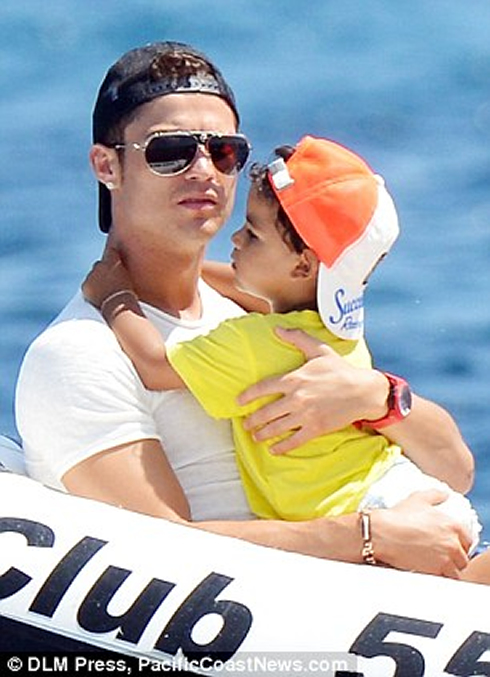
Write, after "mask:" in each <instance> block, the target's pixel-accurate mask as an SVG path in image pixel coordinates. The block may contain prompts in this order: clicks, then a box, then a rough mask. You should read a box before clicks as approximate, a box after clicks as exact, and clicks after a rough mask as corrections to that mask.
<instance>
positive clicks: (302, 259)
mask: <svg viewBox="0 0 490 677" xmlns="http://www.w3.org/2000/svg"><path fill="white" fill-rule="evenodd" d="M319 263H320V262H319V261H318V257H317V255H316V254H315V253H314V252H313V250H312V249H303V251H302V252H301V254H298V260H297V262H296V265H295V267H294V270H293V277H301V278H304V279H307V278H314V279H315V280H316V277H317V274H318V266H319Z"/></svg>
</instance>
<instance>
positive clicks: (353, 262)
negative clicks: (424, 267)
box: [317, 185, 399, 340]
mask: <svg viewBox="0 0 490 677" xmlns="http://www.w3.org/2000/svg"><path fill="white" fill-rule="evenodd" d="M398 234H399V226H398V218H397V214H396V210H395V207H394V204H393V201H392V199H391V197H390V195H389V194H388V192H387V191H386V189H385V188H384V186H383V185H379V188H378V205H377V207H376V211H375V213H374V215H373V217H372V219H371V221H370V223H369V224H368V226H367V228H366V230H365V231H364V233H363V234H362V236H361V237H360V238H359V239H358V240H357V241H356V242H354V243H353V244H351V245H350V246H349V247H347V248H346V250H345V251H344V252H343V254H342V255H341V256H340V257H339V258H338V259H337V260H336V261H335V263H334V264H333V265H332V266H330V267H328V266H327V265H325V264H324V263H321V264H320V266H319V270H318V283H317V302H318V311H319V313H320V316H321V318H322V321H323V323H324V324H325V326H326V327H327V329H329V330H330V331H331V332H332V333H333V334H335V335H336V336H339V337H340V338H343V339H347V340H358V339H360V338H361V337H362V336H363V333H364V290H365V288H366V282H367V279H368V278H369V275H370V274H371V272H372V271H373V270H374V268H375V267H376V265H377V264H378V262H379V261H380V260H381V259H382V258H383V256H385V255H386V254H387V253H388V252H389V251H390V249H391V247H392V245H393V243H394V242H395V240H396V238H397V237H398Z"/></svg>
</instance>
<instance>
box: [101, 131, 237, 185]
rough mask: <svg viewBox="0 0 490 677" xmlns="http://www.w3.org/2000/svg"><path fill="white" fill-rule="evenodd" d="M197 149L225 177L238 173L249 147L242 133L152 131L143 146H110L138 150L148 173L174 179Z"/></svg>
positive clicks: (192, 157) (194, 155)
mask: <svg viewBox="0 0 490 677" xmlns="http://www.w3.org/2000/svg"><path fill="white" fill-rule="evenodd" d="M199 146H204V148H205V149H206V151H207V153H209V156H210V158H211V160H212V162H213V164H214V166H215V167H216V169H218V170H219V171H220V172H222V173H223V174H228V175H229V174H234V173H237V172H239V171H240V170H241V169H242V168H243V166H244V164H245V162H246V161H247V158H248V155H249V153H250V144H249V142H248V140H247V137H246V136H244V135H243V134H216V133H215V132H156V133H155V134H153V135H152V136H150V137H149V138H148V139H147V140H146V141H145V142H144V143H136V142H133V143H126V144H124V143H118V144H115V145H114V146H112V147H113V148H115V149H116V150H119V149H121V148H134V149H135V150H141V151H143V152H144V154H145V160H146V162H147V164H148V167H149V168H150V169H151V171H152V172H154V173H155V174H158V175H159V176H175V175H176V174H182V173H183V172H185V171H187V170H188V169H189V167H190V166H191V165H192V163H193V161H194V158H195V157H196V155H197V150H198V148H199Z"/></svg>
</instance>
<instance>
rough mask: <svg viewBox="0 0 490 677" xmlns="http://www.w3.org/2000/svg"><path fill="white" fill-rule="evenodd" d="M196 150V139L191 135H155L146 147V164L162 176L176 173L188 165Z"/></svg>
mask: <svg viewBox="0 0 490 677" xmlns="http://www.w3.org/2000/svg"><path fill="white" fill-rule="evenodd" d="M196 151H197V141H196V140H195V139H194V138H193V137H192V136H178V135H175V136H172V135H170V134H169V135H165V136H155V137H153V139H151V141H150V143H149V144H148V146H147V147H146V151H145V157H146V161H147V163H148V165H149V166H150V167H151V169H152V170H153V171H154V172H156V173H157V174H162V176H165V175H170V174H178V172H181V171H183V170H184V169H186V167H188V166H189V165H190V164H191V163H192V160H193V159H194V157H195V155H196Z"/></svg>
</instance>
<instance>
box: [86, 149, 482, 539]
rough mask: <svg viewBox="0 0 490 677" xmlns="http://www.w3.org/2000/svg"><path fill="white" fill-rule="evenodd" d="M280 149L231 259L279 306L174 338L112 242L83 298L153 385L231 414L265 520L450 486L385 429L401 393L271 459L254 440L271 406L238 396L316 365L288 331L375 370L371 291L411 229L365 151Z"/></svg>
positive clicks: (255, 176) (241, 280) (241, 461)
mask: <svg viewBox="0 0 490 677" xmlns="http://www.w3.org/2000/svg"><path fill="white" fill-rule="evenodd" d="M276 154H277V155H278V157H277V159H276V160H275V161H274V162H272V164H270V165H269V166H267V167H265V166H264V167H261V166H257V165H255V166H254V167H252V170H251V179H252V185H251V188H250V192H249V197H248V204H247V216H246V222H245V224H244V225H243V227H242V228H241V229H240V230H239V231H238V232H236V233H235V234H234V235H233V237H232V241H233V244H234V250H233V253H232V257H231V258H232V267H233V269H234V275H235V277H234V283H235V285H236V286H237V288H239V289H240V290H243V291H246V292H248V293H250V294H253V295H255V296H257V297H260V298H262V299H264V300H266V301H267V302H268V303H269V304H270V307H271V309H272V312H271V313H268V314H260V313H250V314H248V315H245V316H243V317H240V318H234V319H231V320H228V321H226V322H223V323H222V324H221V325H219V327H217V328H216V329H215V330H213V331H211V332H210V333H209V334H208V335H205V336H198V337H196V338H195V339H193V340H191V341H186V342H183V343H179V344H175V345H172V346H167V347H166V346H165V344H164V342H163V339H162V338H161V336H160V334H159V333H158V331H157V330H156V329H155V328H154V326H153V325H152V324H151V323H150V322H149V320H147V319H146V317H145V314H144V310H143V308H142V306H141V305H140V304H139V302H138V299H137V297H136V294H135V292H134V289H133V287H132V283H131V279H130V277H129V274H128V273H127V271H126V270H125V269H124V266H123V264H122V262H121V260H120V259H119V258H118V254H117V252H115V251H114V250H112V251H109V253H108V255H107V256H106V257H105V258H104V259H103V260H102V261H100V262H98V263H96V264H95V266H94V268H93V270H92V272H91V273H90V274H89V276H88V277H87V279H86V280H85V282H84V284H83V287H82V288H83V292H84V295H85V298H86V299H87V300H88V301H90V302H91V303H92V304H93V305H95V306H96V307H97V308H99V309H100V310H101V313H102V315H103V317H104V319H105V320H106V321H107V323H108V324H109V326H110V327H111V328H112V329H113V331H114V332H115V334H116V336H117V339H118V340H119V342H120V344H121V346H122V348H123V350H124V351H125V352H126V353H127V355H128V356H129V357H130V359H131V360H132V362H133V364H134V366H135V368H136V370H137V371H138V374H139V376H140V378H141V379H142V381H143V383H144V384H145V386H146V387H147V388H149V389H153V390H165V389H175V388H188V389H189V390H190V391H191V392H192V393H193V394H194V396H195V397H196V398H197V400H198V401H199V402H200V404H201V405H202V406H203V407H204V409H205V410H206V412H207V413H208V414H210V415H211V416H213V417H216V418H228V419H231V422H232V426H233V433H234V439H235V445H236V454H237V463H238V466H239V469H240V473H241V477H242V480H243V484H244V487H245V491H246V494H247V498H248V500H249V503H250V506H251V508H252V510H253V511H254V513H255V514H256V515H257V516H258V517H262V518H272V519H274V518H276V519H277V518H279V519H285V520H304V519H311V518H315V517H320V516H325V515H330V516H333V515H339V514H343V513H347V512H353V511H356V510H361V509H364V508H371V507H391V506H392V505H394V504H396V503H397V502H399V501H400V500H402V499H403V498H405V497H406V496H408V495H409V494H410V493H412V492H413V491H416V490H418V489H426V488H433V487H438V488H440V487H441V485H442V483H441V482H439V481H438V480H436V479H434V478H432V477H429V476H426V475H424V474H423V473H422V472H421V471H420V470H419V469H418V468H417V467H416V466H415V465H414V464H412V463H411V462H410V461H409V460H408V459H406V458H405V457H404V456H403V455H402V451H401V449H400V448H399V447H397V446H396V445H394V444H392V443H390V441H389V440H388V439H387V438H385V437H384V436H383V435H381V434H379V433H378V432H377V430H376V428H382V427H383V425H387V424H389V423H392V422H394V421H395V420H400V417H403V416H404V415H406V414H408V412H409V402H408V401H406V402H405V405H406V406H407V408H406V410H405V411H403V406H404V404H403V402H402V403H401V404H400V402H398V400H397V406H398V407H399V409H398V410H397V411H394V410H393V411H390V412H389V414H388V415H387V417H385V418H384V419H383V420H379V421H371V422H364V424H362V425H361V424H354V425H350V426H348V427H346V428H344V429H343V430H338V431H335V432H333V433H330V434H328V435H323V436H322V437H319V438H317V439H315V440H313V441H311V442H308V443H307V444H304V445H303V446H301V447H299V448H298V449H296V450H294V451H291V452H289V453H287V454H285V455H274V454H272V453H271V452H270V448H269V445H270V442H269V443H261V442H256V441H254V439H253V437H252V434H251V433H250V432H249V431H247V430H246V429H245V428H244V427H243V425H242V421H243V418H244V417H245V416H246V415H247V414H249V413H250V412H251V411H252V410H253V409H255V408H257V407H258V404H259V403H258V402H254V403H253V405H247V406H239V405H238V404H237V403H236V399H237V396H238V395H239V394H240V393H241V392H242V391H243V390H244V389H245V388H247V387H248V386H249V385H251V384H253V383H256V382H257V381H259V380H261V379H262V378H265V377H267V376H272V375H275V374H281V373H284V372H285V371H288V370H291V369H294V368H296V367H298V366H300V364H302V363H303V361H304V357H303V355H302V354H301V353H300V352H299V351H298V350H296V349H295V348H294V347H293V346H291V345H290V344H288V343H285V342H283V341H281V340H280V338H279V337H278V335H277V334H276V331H275V330H276V328H278V327H282V328H286V329H287V328H301V329H303V330H304V331H306V332H308V333H309V334H311V335H313V336H314V337H316V338H318V339H320V340H321V341H323V342H325V343H327V344H328V345H330V346H331V347H332V348H333V349H334V350H335V351H336V352H338V353H339V354H340V355H342V356H343V357H344V358H345V359H346V360H349V361H350V362H351V363H352V364H354V365H356V366H358V367H365V368H370V367H371V358H370V355H369V352H368V349H367V347H366V344H365V341H364V339H363V292H364V288H365V285H366V282H367V279H368V277H369V275H370V273H371V272H372V271H373V269H374V268H375V267H376V265H377V264H378V262H379V261H380V260H381V259H382V258H383V257H384V256H385V255H386V254H387V252H388V251H389V250H390V248H391V246H392V244H393V242H394V241H395V240H396V238H397V236H398V232H399V228H398V219H397V214H396V210H395V207H394V205H393V202H392V200H391V197H390V196H389V194H388V192H387V191H386V188H385V187H384V183H383V181H382V179H381V178H380V177H379V176H377V175H375V174H374V173H373V172H372V171H371V169H370V168H369V167H368V165H367V164H366V163H365V162H364V161H363V160H362V159H361V158H360V157H359V156H357V155H356V154H354V153H353V152H351V151H349V150H348V149H346V148H344V147H342V146H340V145H338V144H336V143H334V142H332V141H329V140H326V139H317V138H313V137H309V136H307V137H305V138H303V139H302V140H301V141H300V143H299V144H298V145H297V146H296V147H295V148H292V147H283V148H281V149H278V150H277V151H276ZM279 333H280V332H279ZM387 378H388V380H389V382H390V389H391V390H390V392H392V391H393V392H392V394H395V389H400V388H401V389H402V390H403V392H404V393H405V394H407V393H408V392H409V391H408V386H407V385H406V384H405V383H404V382H403V380H402V379H398V378H397V377H393V376H392V375H387ZM262 402H263V401H262ZM368 423H369V424H370V425H368ZM442 486H444V488H445V489H446V490H447V491H448V493H449V498H448V499H447V500H446V501H445V503H444V504H443V505H444V507H445V509H447V510H448V511H451V513H452V514H453V516H457V517H458V518H459V519H461V521H462V522H463V523H464V524H465V527H466V528H467V529H468V531H469V532H470V533H471V536H472V538H473V542H474V543H475V544H476V542H477V540H478V533H479V531H480V525H479V523H478V519H477V517H476V515H475V513H474V511H473V510H472V508H471V506H470V504H469V502H468V501H467V499H466V498H464V497H463V496H461V495H460V494H457V493H456V492H454V491H452V490H450V489H449V488H448V487H446V485H442Z"/></svg>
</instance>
